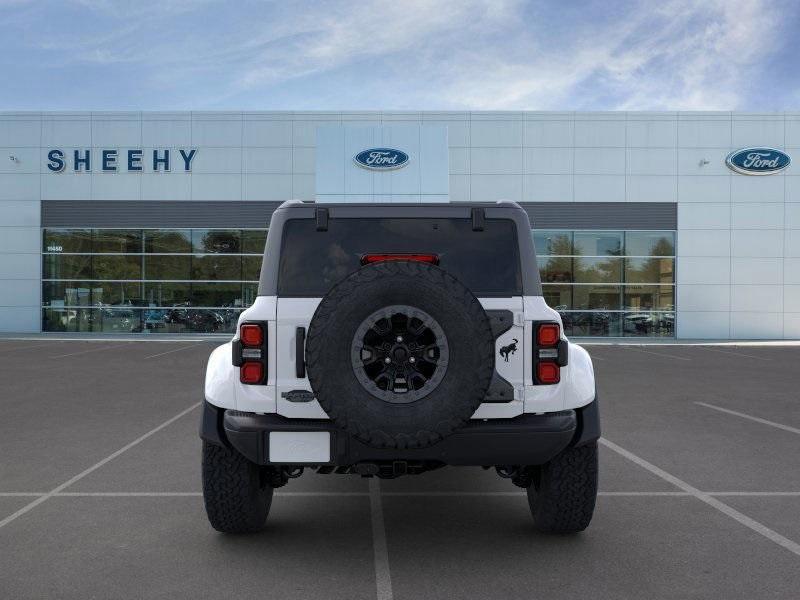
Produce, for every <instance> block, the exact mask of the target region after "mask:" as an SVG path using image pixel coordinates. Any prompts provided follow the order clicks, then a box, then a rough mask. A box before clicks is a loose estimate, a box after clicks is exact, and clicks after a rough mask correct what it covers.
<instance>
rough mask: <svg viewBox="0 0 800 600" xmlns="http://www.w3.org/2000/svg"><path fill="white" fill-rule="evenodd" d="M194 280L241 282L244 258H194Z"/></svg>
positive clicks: (209, 255)
mask: <svg viewBox="0 0 800 600" xmlns="http://www.w3.org/2000/svg"><path fill="white" fill-rule="evenodd" d="M192 279H198V280H205V281H208V280H212V281H213V280H233V281H241V279H242V257H241V256H219V255H214V254H206V255H205V256H193V257H192Z"/></svg>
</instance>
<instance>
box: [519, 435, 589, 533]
mask: <svg viewBox="0 0 800 600" xmlns="http://www.w3.org/2000/svg"><path fill="white" fill-rule="evenodd" d="M596 499H597V442H592V443H590V444H586V445H584V446H579V447H577V448H567V449H566V450H564V451H563V452H561V453H560V454H559V455H558V456H556V457H555V458H553V459H552V460H551V461H550V462H548V463H546V464H544V465H542V466H541V467H536V468H535V469H534V470H533V482H532V483H531V485H530V487H528V504H529V505H530V508H531V514H532V515H533V523H534V526H535V527H536V529H537V530H538V531H541V532H543V533H576V532H578V531H583V530H584V529H586V528H587V527H588V526H589V522H590V521H591V520H592V514H593V513H594V506H595V500H596Z"/></svg>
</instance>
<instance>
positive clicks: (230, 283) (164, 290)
mask: <svg viewBox="0 0 800 600" xmlns="http://www.w3.org/2000/svg"><path fill="white" fill-rule="evenodd" d="M266 235H267V232H266V230H264V229H246V230H231V229H197V230H193V229H45V230H43V232H42V253H43V257H42V279H43V281H42V307H43V311H42V329H43V330H44V331H70V332H120V333H121V332H127V333H146V332H161V333H188V332H203V333H210V332H231V331H233V330H234V328H235V325H236V319H237V318H238V315H239V313H240V312H241V310H242V308H245V307H247V306H250V305H251V304H252V303H253V302H254V301H255V299H256V297H257V295H258V279H259V274H260V270H261V258H262V254H263V251H264V245H265V242H266ZM198 252H199V253H202V254H198Z"/></svg>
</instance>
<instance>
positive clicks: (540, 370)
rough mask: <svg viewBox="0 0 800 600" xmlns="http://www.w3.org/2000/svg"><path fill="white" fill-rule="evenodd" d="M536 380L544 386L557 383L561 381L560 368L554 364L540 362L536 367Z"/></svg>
mask: <svg viewBox="0 0 800 600" xmlns="http://www.w3.org/2000/svg"><path fill="white" fill-rule="evenodd" d="M536 379H537V381H538V382H539V383H542V384H545V385H551V384H554V383H558V382H559V381H560V380H561V367H559V366H558V365H557V364H556V363H554V362H540V363H538V364H537V365H536Z"/></svg>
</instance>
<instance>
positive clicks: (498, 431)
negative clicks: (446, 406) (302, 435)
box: [200, 400, 600, 466]
mask: <svg viewBox="0 0 800 600" xmlns="http://www.w3.org/2000/svg"><path fill="white" fill-rule="evenodd" d="M271 431H327V432H329V433H330V438H331V461H330V462H328V463H323V464H327V465H336V466H350V465H355V464H358V463H373V462H374V463H382V462H392V461H407V462H420V463H431V462H436V463H442V464H446V465H475V466H496V465H539V464H544V463H546V462H547V461H549V460H550V459H551V458H553V457H554V456H555V455H556V454H558V453H559V452H561V451H562V450H563V449H564V448H566V447H567V446H570V445H572V446H579V445H582V444H585V443H588V442H591V441H593V440H596V439H597V438H598V437H599V435H600V418H599V411H598V409H597V400H595V401H594V402H592V403H591V404H588V405H587V406H584V407H582V408H579V409H577V410H565V411H561V412H557V413H547V414H543V415H532V414H525V415H520V416H518V417H515V418H513V419H489V420H486V421H478V420H476V421H470V422H469V423H467V425H465V426H464V427H462V428H461V429H459V430H458V431H456V432H455V433H453V434H452V435H450V436H448V437H446V438H445V439H444V440H442V441H440V442H438V443H436V444H434V445H432V446H429V447H427V448H408V449H384V448H373V447H372V446H368V445H366V444H364V443H363V442H361V441H359V440H358V439H356V438H354V437H353V436H351V435H348V434H347V433H345V432H344V431H342V430H340V429H337V428H335V427H334V426H333V424H332V423H331V422H330V421H327V420H311V419H287V418H286V417H282V416H280V415H274V414H269V415H259V414H254V413H244V412H238V411H234V410H225V409H221V408H218V407H216V406H213V405H211V404H209V403H208V402H205V403H204V408H203V419H202V423H201V426H200V437H201V438H203V439H204V440H205V441H207V442H210V443H213V444H219V445H227V446H231V447H233V448H234V449H236V450H237V451H238V452H240V453H241V454H243V455H244V456H245V457H246V458H247V459H248V460H250V461H252V462H254V463H257V464H261V465H269V464H277V463H271V462H270V460H269V450H268V449H269V443H268V441H269V433H270V432H271Z"/></svg>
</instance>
